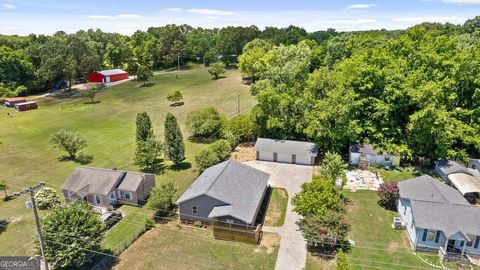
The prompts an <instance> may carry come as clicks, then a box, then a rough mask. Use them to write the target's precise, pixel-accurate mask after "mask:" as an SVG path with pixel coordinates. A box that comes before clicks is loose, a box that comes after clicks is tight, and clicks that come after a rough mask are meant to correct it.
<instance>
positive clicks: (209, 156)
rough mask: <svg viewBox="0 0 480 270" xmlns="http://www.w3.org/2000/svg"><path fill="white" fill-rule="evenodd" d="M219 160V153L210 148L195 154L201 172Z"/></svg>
mask: <svg viewBox="0 0 480 270" xmlns="http://www.w3.org/2000/svg"><path fill="white" fill-rule="evenodd" d="M218 162H219V159H218V156H217V154H216V153H214V152H213V151H212V149H210V148H207V149H203V150H202V151H200V153H198V154H197V155H196V156H195V164H196V167H197V169H198V170H199V171H200V172H203V171H204V170H205V169H207V168H208V167H211V166H213V165H215V164H217V163H218Z"/></svg>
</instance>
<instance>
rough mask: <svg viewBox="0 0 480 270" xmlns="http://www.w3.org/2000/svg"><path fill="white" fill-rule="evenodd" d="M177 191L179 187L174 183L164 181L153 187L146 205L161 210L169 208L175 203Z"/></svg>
mask: <svg viewBox="0 0 480 270" xmlns="http://www.w3.org/2000/svg"><path fill="white" fill-rule="evenodd" d="M175 192H177V188H176V187H175V185H174V184H173V183H171V182H167V183H162V184H161V185H160V186H159V187H155V188H153V189H152V191H151V192H150V197H149V198H148V202H147V205H146V206H147V207H150V208H154V209H159V210H169V209H171V207H172V205H173V195H174V194H175Z"/></svg>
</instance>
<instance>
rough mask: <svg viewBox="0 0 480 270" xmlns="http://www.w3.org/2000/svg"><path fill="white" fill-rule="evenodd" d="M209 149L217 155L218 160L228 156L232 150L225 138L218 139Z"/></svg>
mask: <svg viewBox="0 0 480 270" xmlns="http://www.w3.org/2000/svg"><path fill="white" fill-rule="evenodd" d="M210 149H211V150H212V151H213V153H214V154H215V155H216V156H217V159H218V161H222V160H224V159H226V158H227V157H228V156H230V152H232V147H231V146H230V143H229V142H228V141H227V140H218V141H216V142H214V143H212V145H211V146H210Z"/></svg>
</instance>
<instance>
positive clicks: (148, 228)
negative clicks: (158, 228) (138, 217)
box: [145, 217, 155, 230]
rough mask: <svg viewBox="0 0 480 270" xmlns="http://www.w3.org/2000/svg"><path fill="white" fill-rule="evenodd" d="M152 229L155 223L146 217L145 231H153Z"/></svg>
mask: <svg viewBox="0 0 480 270" xmlns="http://www.w3.org/2000/svg"><path fill="white" fill-rule="evenodd" d="M153 227H155V221H154V220H153V218H149V217H146V218H145V229H147V230H150V229H153Z"/></svg>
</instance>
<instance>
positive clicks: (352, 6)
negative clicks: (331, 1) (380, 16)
mask: <svg viewBox="0 0 480 270" xmlns="http://www.w3.org/2000/svg"><path fill="white" fill-rule="evenodd" d="M376 6H377V5H375V4H353V5H350V6H347V9H367V8H372V7H376Z"/></svg>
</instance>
